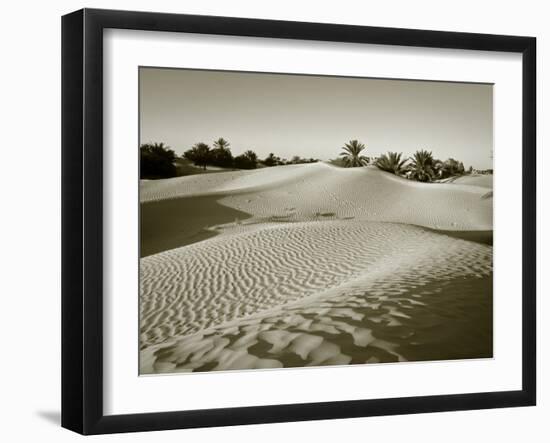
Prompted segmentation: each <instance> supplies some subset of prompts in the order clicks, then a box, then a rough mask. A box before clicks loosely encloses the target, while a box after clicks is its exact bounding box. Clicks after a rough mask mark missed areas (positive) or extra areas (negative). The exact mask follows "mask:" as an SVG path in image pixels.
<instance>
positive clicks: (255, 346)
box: [140, 164, 492, 374]
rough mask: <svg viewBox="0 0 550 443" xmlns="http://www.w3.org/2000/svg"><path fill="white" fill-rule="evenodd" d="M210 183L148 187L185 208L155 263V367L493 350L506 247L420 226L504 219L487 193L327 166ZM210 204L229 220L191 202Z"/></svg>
mask: <svg viewBox="0 0 550 443" xmlns="http://www.w3.org/2000/svg"><path fill="white" fill-rule="evenodd" d="M327 168H328V169H327ZM321 172H323V174H321ZM213 176H217V177H213ZM321 176H324V179H323V177H321ZM203 177H205V176H194V177H185V179H186V180H182V179H173V180H171V181H170V180H166V181H159V182H147V183H146V186H144V189H145V191H144V192H143V193H142V199H143V205H151V204H159V205H162V204H168V202H169V204H170V205H171V206H170V207H171V208H172V211H168V212H166V213H165V214H164V216H165V217H168V218H170V214H172V213H173V214H174V216H173V219H172V221H171V222H167V221H166V220H165V221H164V222H163V223H165V226H168V227H167V229H166V230H165V234H164V237H165V238H168V243H167V245H168V246H166V245H164V246H162V247H160V250H162V252H158V253H153V254H152V255H148V256H146V257H143V258H142V259H141V265H140V329H141V330H140V337H141V339H140V349H141V352H140V367H141V373H142V374H152V373H163V372H187V371H209V370H230V369H247V368H276V367H296V366H317V365H335V364H360V363H378V362H392V361H406V360H434V359H435V360H439V359H456V358H482V357H491V356H492V247H491V246H490V245H488V244H483V243H478V242H472V241H466V240H462V239H460V238H457V236H451V235H443V234H441V233H439V232H437V231H434V230H429V229H425V228H423V227H421V226H415V225H423V226H427V227H430V228H433V227H434V225H435V226H445V227H447V228H448V227H450V226H454V227H456V228H460V229H462V230H470V231H471V232H475V231H476V230H484V229H485V230H486V229H487V228H488V227H492V214H491V211H489V210H488V208H490V206H491V202H490V201H489V203H488V202H487V200H488V199H483V198H482V196H483V195H484V194H485V193H486V191H487V189H486V188H484V189H481V188H479V187H477V186H464V185H459V184H437V185H425V184H421V186H418V185H419V184H417V183H414V182H408V181H404V180H401V179H399V178H396V177H394V176H390V175H389V174H385V173H381V172H380V171H377V170H372V169H370V168H358V169H356V170H349V169H348V170H340V169H337V168H333V167H330V166H326V165H319V164H314V165H300V166H299V167H290V168H289V167H276V168H269V169H263V170H259V171H253V172H248V171H247V172H243V171H238V172H231V173H219V174H210V175H209V179H210V177H212V178H211V180H212V182H209V184H208V186H207V182H206V181H205V179H203ZM199 181H200V182H202V183H201V184H200V185H197V182H199ZM349 182H352V184H353V186H351V187H350V186H349ZM440 194H442V195H440ZM444 196H446V198H443V197H444ZM196 198H206V199H210V200H209V202H208V203H207V204H206V205H207V207H208V208H217V209H216V210H214V211H213V212H214V214H210V215H209V213H208V209H204V210H202V212H201V210H198V211H197V213H196V214H193V213H192V212H190V211H189V210H187V211H183V210H182V211H181V212H180V211H179V210H178V208H179V207H181V208H187V209H189V208H192V207H193V206H191V203H192V202H193V200H192V199H196ZM392 199H393V200H395V201H392ZM178 202H179V204H178ZM213 202H214V203H215V204H214V205H213V206H212V203H213ZM384 202H385V203H384ZM430 203H431V204H432V205H435V206H434V209H433V210H432V211H431V212H430V209H429V206H430ZM414 205H416V206H417V208H416V209H414V208H413V206H414ZM437 205H439V206H437ZM442 205H444V207H442ZM161 207H162V206H161ZM224 207H225V208H227V210H230V211H240V213H243V214H245V217H241V218H237V219H236V220H234V221H233V222H227V217H226V216H227V213H223V211H224V209H223V208H224ZM220 208H222V209H221V212H222V213H223V214H221V215H220ZM423 212H424V213H423ZM154 213H155V212H154V211H151V212H150V216H151V217H152V219H154ZM151 214H152V215H151ZM212 215H216V217H217V220H221V222H219V221H218V222H216V217H213V216H212ZM220 217H221V218H220ZM224 217H225V218H224ZM185 220H188V223H187V225H188V226H193V229H194V230H195V233H194V234H193V233H192V232H191V231H192V229H191V230H186V223H185ZM208 221H210V222H211V223H207V222H208ZM180 223H181V229H180V230H178V227H179V226H180ZM201 226H203V228H202V229H201ZM152 228H154V223H152ZM171 230H174V231H175V232H176V233H179V234H180V238H179V240H178V241H179V242H180V244H181V242H183V244H184V246H180V245H179V244H178V243H177V242H176V244H175V245H176V246H180V247H174V248H169V246H170V241H169V239H170V238H173V237H174V235H173V234H171V233H170V232H171ZM457 230H458V229H457ZM166 231H168V233H169V235H166ZM189 232H191V234H189ZM201 232H202V233H203V234H205V233H208V235H203V234H201ZM187 234H189V235H187ZM142 235H143V233H142ZM151 237H153V238H154V235H151ZM208 237H209V238H208ZM152 243H154V242H152ZM154 244H155V245H157V246H158V244H159V242H157V243H154ZM163 248H166V249H167V250H164V249H163ZM157 249H158V248H157ZM144 255H147V254H144Z"/></svg>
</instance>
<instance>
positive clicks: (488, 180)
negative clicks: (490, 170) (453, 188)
mask: <svg viewBox="0 0 550 443" xmlns="http://www.w3.org/2000/svg"><path fill="white" fill-rule="evenodd" d="M448 183H455V184H459V185H471V186H481V187H482V188H488V189H493V175H492V174H472V175H463V176H461V177H453V178H452V179H450V180H448Z"/></svg>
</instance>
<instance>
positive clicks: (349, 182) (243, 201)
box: [141, 163, 493, 230]
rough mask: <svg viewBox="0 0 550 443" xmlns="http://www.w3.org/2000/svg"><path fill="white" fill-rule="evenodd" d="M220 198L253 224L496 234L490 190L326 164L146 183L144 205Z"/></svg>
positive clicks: (367, 168)
mask: <svg viewBox="0 0 550 443" xmlns="http://www.w3.org/2000/svg"><path fill="white" fill-rule="evenodd" d="M198 195H215V196H217V197H218V198H219V199H218V201H219V203H220V204H222V205H224V206H227V207H229V208H233V209H235V210H239V211H242V212H245V213H248V214H251V216H252V220H250V222H251V223H255V222H266V221H312V220H319V219H323V218H335V219H356V220H366V221H380V222H393V223H407V224H413V225H418V226H425V227H428V228H432V229H442V230H491V229H492V226H493V225H492V198H483V197H484V196H486V195H487V189H486V188H483V187H481V186H470V185H460V184H455V183H418V182H414V181H411V180H406V179H403V178H400V177H396V176H395V175H393V174H389V173H386V172H383V171H380V170H378V169H377V168H375V167H366V168H349V169H347V168H338V167H334V166H331V165H328V164H326V163H312V164H304V165H290V166H278V167H273V168H263V169H258V170H253V171H234V172H224V173H216V174H205V175H199V176H190V177H180V178H175V179H168V180H159V181H157V182H144V183H142V185H141V201H142V203H146V202H148V201H159V200H164V199H173V198H185V197H190V196H198Z"/></svg>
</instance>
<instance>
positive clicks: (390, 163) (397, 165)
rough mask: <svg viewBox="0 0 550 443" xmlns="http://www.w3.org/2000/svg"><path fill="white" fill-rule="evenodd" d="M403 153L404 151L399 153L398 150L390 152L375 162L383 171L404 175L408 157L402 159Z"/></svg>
mask: <svg viewBox="0 0 550 443" xmlns="http://www.w3.org/2000/svg"><path fill="white" fill-rule="evenodd" d="M402 155H403V153H401V152H400V153H399V154H398V153H397V152H388V153H387V154H382V155H381V156H380V157H378V158H377V159H376V162H375V163H374V164H375V165H376V166H377V167H378V168H379V169H382V171H387V172H391V173H392V174H395V175H403V174H404V173H405V170H406V168H405V163H407V159H406V158H405V159H403V160H401V156H402Z"/></svg>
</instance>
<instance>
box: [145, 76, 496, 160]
mask: <svg viewBox="0 0 550 443" xmlns="http://www.w3.org/2000/svg"><path fill="white" fill-rule="evenodd" d="M219 137H223V138H225V139H226V140H228V141H229V142H230V143H231V146H230V148H231V151H232V152H233V155H239V154H241V153H243V152H244V151H246V150H248V149H252V150H253V151H255V152H256V153H257V154H258V157H259V158H265V157H266V156H267V155H268V154H269V153H270V152H273V153H274V154H275V155H278V156H279V157H281V158H287V159H290V158H292V156H294V155H299V156H300V157H305V158H310V157H314V158H319V159H321V160H328V159H331V158H336V157H337V156H338V154H339V153H340V150H341V147H342V146H343V145H344V143H346V142H348V141H349V140H352V139H358V140H359V141H361V142H362V143H364V144H365V146H366V148H367V149H366V151H364V152H365V155H367V156H371V157H375V156H378V155H380V154H382V153H385V152H387V151H397V152H403V154H404V155H405V156H407V157H408V156H410V155H412V154H413V153H414V151H416V150H418V149H427V150H429V151H432V152H433V155H434V157H436V158H439V159H441V160H445V159H447V158H449V157H452V158H455V159H457V160H460V161H462V162H464V166H465V167H469V166H470V165H472V166H473V167H474V168H478V169H486V168H492V159H491V152H492V146H493V87H492V85H489V84H471V83H448V82H428V81H407V80H381V79H369V78H349V77H325V76H309V75H284V74H261V73H244V72H227V71H225V72H224V71H205V70H185V69H159V68H140V143H147V142H164V143H165V144H167V145H169V146H170V147H171V148H172V149H174V151H176V153H177V154H182V153H183V152H184V151H185V150H187V149H189V148H190V147H191V146H193V144H195V143H197V142H205V143H207V144H209V145H210V146H212V144H213V141H214V140H216V139H218V138H219Z"/></svg>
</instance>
